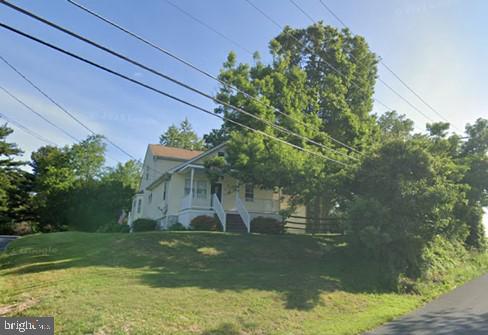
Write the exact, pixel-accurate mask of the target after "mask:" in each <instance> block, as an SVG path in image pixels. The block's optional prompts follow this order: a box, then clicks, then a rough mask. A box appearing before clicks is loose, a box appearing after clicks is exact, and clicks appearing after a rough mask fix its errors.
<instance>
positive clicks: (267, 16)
mask: <svg viewBox="0 0 488 335" xmlns="http://www.w3.org/2000/svg"><path fill="white" fill-rule="evenodd" d="M244 1H245V2H247V3H248V4H249V5H250V6H251V7H253V8H254V9H255V10H256V11H258V12H259V13H260V14H261V15H262V16H264V17H265V18H266V19H267V20H268V21H270V22H271V23H273V24H274V25H275V26H276V27H278V29H280V30H282V31H284V32H285V34H287V35H288V36H290V37H291V38H292V39H293V40H294V41H295V42H296V43H298V44H300V45H301V46H302V47H303V48H305V49H307V50H308V51H309V52H310V53H313V52H314V51H313V50H311V49H310V48H309V47H308V46H307V45H305V44H303V43H302V41H300V40H299V39H297V38H296V37H295V36H293V34H291V33H290V32H289V31H285V30H284V27H283V26H282V25H281V24H280V23H279V22H278V21H276V20H275V19H273V18H272V17H271V16H269V15H268V14H267V13H266V12H265V11H263V10H262V9H261V8H259V7H258V6H256V5H255V4H254V3H253V2H251V1H250V0H244ZM318 56H319V58H320V59H321V60H322V61H323V62H324V63H325V64H326V65H327V66H328V67H329V68H331V69H332V70H333V71H334V72H336V73H337V74H338V75H340V76H341V77H343V78H344V79H346V80H347V77H346V76H345V75H344V74H343V73H342V72H341V71H340V70H339V69H337V68H336V67H335V66H334V65H332V64H331V63H330V62H328V61H327V60H325V59H324V58H323V57H322V56H320V55H318ZM351 84H352V85H353V86H354V87H356V88H358V89H360V88H361V87H359V85H358V84H356V83H355V82H351ZM373 101H375V102H377V103H379V104H380V105H382V106H383V107H385V108H386V109H387V110H393V109H392V108H391V107H389V106H388V105H387V104H385V103H384V102H383V101H381V100H379V99H378V98H374V97H373Z"/></svg>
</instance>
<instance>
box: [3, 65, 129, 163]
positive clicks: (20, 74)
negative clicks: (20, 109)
mask: <svg viewBox="0 0 488 335" xmlns="http://www.w3.org/2000/svg"><path fill="white" fill-rule="evenodd" d="M0 59H1V60H2V61H4V62H5V64H7V65H8V66H9V67H10V68H11V69H12V70H13V71H15V72H16V73H17V74H18V75H19V76H20V77H22V79H24V80H25V81H26V82H27V83H29V84H30V85H32V86H33V87H34V88H36V89H37V90H38V91H39V92H41V93H43V94H44V91H42V90H41V89H40V88H39V87H38V86H37V85H35V84H34V83H33V82H32V81H31V80H30V79H29V78H27V76H26V75H25V74H23V73H21V72H20V71H19V70H18V69H17V68H16V67H14V66H13V65H12V64H11V63H9V62H8V61H7V60H6V59H5V58H4V57H2V56H0ZM0 88H1V89H2V90H3V91H4V92H5V93H7V94H8V95H10V96H11V97H12V98H13V99H15V100H16V101H17V102H18V103H20V104H21V105H23V106H24V107H26V108H27V109H29V110H30V111H31V112H33V113H35V114H37V115H38V116H39V117H41V118H42V119H43V120H44V121H46V122H47V123H49V124H50V125H52V126H53V127H55V128H57V129H58V130H60V131H62V132H63V133H65V134H66V135H68V136H69V137H71V138H72V139H73V140H74V141H75V142H80V139H78V138H76V137H74V136H73V135H71V134H70V133H68V132H67V131H66V130H64V129H63V128H61V127H60V126H58V125H57V124H55V123H54V122H52V121H50V120H49V119H47V118H45V117H44V116H43V115H42V114H40V113H38V112H37V111H35V110H34V109H33V108H31V107H30V106H28V105H27V104H26V103H25V102H23V101H22V100H21V99H20V98H18V97H15V96H14V95H13V94H12V93H11V92H8V91H7V90H6V89H5V88H4V87H1V86H0ZM45 96H46V97H48V98H49V99H50V101H51V102H53V104H54V105H55V106H57V107H58V108H60V109H61V108H62V107H61V106H60V105H59V104H57V103H55V100H53V99H51V97H50V96H47V95H45ZM61 110H62V109H61ZM103 139H104V140H105V141H107V137H106V136H103ZM49 143H50V144H52V145H55V146H57V144H56V143H54V141H51V140H49ZM105 156H107V157H108V158H110V159H111V160H112V161H114V162H116V163H122V162H121V161H120V160H118V159H115V158H114V157H112V156H111V155H109V154H107V153H105ZM132 159H135V158H132Z"/></svg>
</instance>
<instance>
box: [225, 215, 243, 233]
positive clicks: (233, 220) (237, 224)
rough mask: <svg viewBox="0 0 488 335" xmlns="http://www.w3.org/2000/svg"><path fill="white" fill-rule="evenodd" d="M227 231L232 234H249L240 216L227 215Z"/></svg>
mask: <svg viewBox="0 0 488 335" xmlns="http://www.w3.org/2000/svg"><path fill="white" fill-rule="evenodd" d="M226 228H227V229H226V230H227V231H228V232H230V233H247V228H246V225H245V224H244V222H243V221H242V218H241V216H240V215H239V214H227V218H226Z"/></svg>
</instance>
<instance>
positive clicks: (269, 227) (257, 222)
mask: <svg viewBox="0 0 488 335" xmlns="http://www.w3.org/2000/svg"><path fill="white" fill-rule="evenodd" d="M284 232H285V224H284V222H283V221H280V220H276V219H274V218H266V217H262V216H260V217H257V218H254V219H252V221H251V233H261V234H283V233H284Z"/></svg>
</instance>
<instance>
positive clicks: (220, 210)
mask: <svg viewBox="0 0 488 335" xmlns="http://www.w3.org/2000/svg"><path fill="white" fill-rule="evenodd" d="M212 209H213V210H214V212H215V214H217V217H218V218H219V220H220V223H221V224H222V231H225V230H226V215H225V211H224V207H223V206H222V204H221V203H220V200H219V198H218V197H217V195H216V194H215V193H214V194H212Z"/></svg>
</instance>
